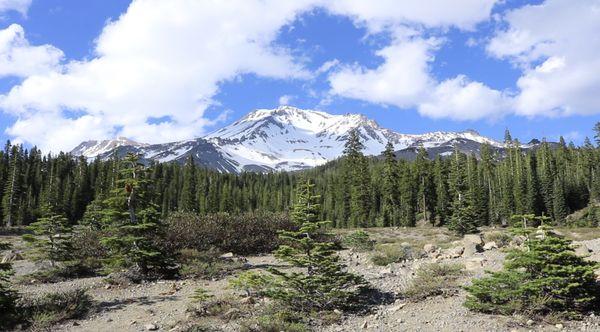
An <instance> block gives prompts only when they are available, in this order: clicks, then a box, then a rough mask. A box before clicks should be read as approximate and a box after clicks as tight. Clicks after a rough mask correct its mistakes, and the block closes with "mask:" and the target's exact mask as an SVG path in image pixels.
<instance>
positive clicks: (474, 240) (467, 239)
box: [463, 234, 483, 245]
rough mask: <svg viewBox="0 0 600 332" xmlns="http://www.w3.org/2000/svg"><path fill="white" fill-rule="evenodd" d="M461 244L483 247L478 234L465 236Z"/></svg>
mask: <svg viewBox="0 0 600 332" xmlns="http://www.w3.org/2000/svg"><path fill="white" fill-rule="evenodd" d="M463 243H473V244H476V245H483V240H482V239H481V235H480V234H466V235H465V237H464V238H463Z"/></svg>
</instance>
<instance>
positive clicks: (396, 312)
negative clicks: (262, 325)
mask: <svg viewBox="0 0 600 332" xmlns="http://www.w3.org/2000/svg"><path fill="white" fill-rule="evenodd" d="M370 232H371V234H372V235H373V237H374V238H375V239H376V240H377V242H378V243H386V244H385V245H400V246H410V247H412V248H413V250H414V251H415V252H416V253H418V255H417V256H419V257H421V258H417V259H412V260H407V261H404V262H401V263H392V264H389V265H387V266H376V265H374V264H373V263H372V262H371V259H370V257H371V256H372V255H373V253H372V252H354V251H352V250H344V251H342V252H340V255H341V256H342V258H343V259H344V260H345V262H346V263H347V264H348V266H349V269H350V270H352V271H354V272H356V273H359V274H361V275H363V276H364V277H365V278H366V279H367V280H368V281H369V282H370V283H371V284H372V285H373V286H375V287H376V288H377V289H379V290H380V291H382V292H384V293H387V294H390V295H392V296H396V295H398V294H402V293H403V291H404V290H405V289H406V288H407V287H408V286H409V285H410V283H411V282H412V280H413V278H414V277H415V271H417V270H418V268H419V267H420V266H422V265H424V264H429V263H432V262H442V263H460V264H462V265H464V267H465V272H464V273H463V274H462V275H461V276H460V278H459V279H458V280H457V281H456V286H457V287H454V288H453V290H454V291H453V292H451V293H449V294H445V296H434V297H429V298H426V299H425V300H422V301H416V302H415V301H410V300H408V299H402V298H399V299H397V300H395V301H394V300H392V301H391V302H390V303H387V304H383V305H379V306H377V307H375V308H373V310H372V311H371V313H369V314H366V315H348V316H345V317H343V318H342V320H341V321H340V322H339V323H336V324H333V325H329V326H326V327H322V328H318V330H323V331H557V330H565V331H600V317H595V316H593V315H590V316H588V317H586V318H585V319H583V320H581V321H559V320H548V321H546V322H539V321H537V322H534V321H532V320H529V319H528V318H526V317H517V316H515V317H505V316H494V315H485V314H479V313H473V312H470V311H468V310H467V309H466V308H464V307H463V305H462V304H463V302H464V299H465V292H464V291H463V290H462V289H461V288H460V286H462V285H467V284H468V283H469V281H470V280H471V278H473V277H480V276H482V275H483V274H484V271H485V270H498V269H500V268H501V267H502V264H503V261H504V256H505V254H504V252H503V250H502V248H498V247H499V246H501V244H500V245H499V244H498V243H496V242H495V241H491V240H487V241H483V240H481V239H480V238H479V237H473V236H468V237H466V238H465V239H456V238H453V237H452V236H451V235H449V234H448V233H447V232H444V231H438V230H431V229H428V230H422V231H419V230H414V229H413V230H402V229H398V230H373V231H370ZM568 235H569V236H571V237H572V238H574V239H579V240H577V241H576V244H578V245H580V249H578V252H580V253H581V254H584V253H585V254H588V255H590V258H589V259H592V260H595V261H600V238H590V235H589V234H583V233H582V234H575V233H573V234H568ZM484 238H485V237H484ZM7 239H8V240H11V241H12V242H14V243H16V244H17V247H18V246H19V243H18V240H17V239H16V238H6V237H4V238H2V239H1V240H7ZM484 248H485V250H484ZM247 259H248V264H247V267H248V268H257V269H261V268H265V267H266V266H269V265H271V264H277V262H276V261H275V259H274V258H273V257H272V256H261V257H248V258H247ZM13 264H14V267H15V271H16V274H17V275H16V277H17V278H18V277H20V276H23V275H25V274H27V273H31V272H32V271H34V270H35V269H37V267H36V266H35V265H34V264H32V263H31V262H28V261H26V260H16V261H14V262H13ZM104 279H105V278H104V277H94V278H83V279H76V280H71V281H66V282H59V283H53V284H29V283H23V284H20V285H18V286H17V289H18V291H19V292H21V293H22V294H23V295H26V296H36V295H41V294H44V293H48V292H53V291H59V290H70V289H75V288H84V289H87V290H88V292H89V294H90V295H91V296H92V297H93V299H94V301H95V303H96V304H97V305H96V309H94V311H93V312H92V313H90V314H89V315H88V317H87V318H85V319H82V320H76V321H69V322H66V323H63V324H62V325H60V326H55V327H53V328H52V331H146V330H159V331H179V330H182V328H183V326H185V321H186V320H188V318H189V315H190V314H189V312H188V310H187V308H188V306H189V305H190V304H191V301H192V300H191V298H190V297H191V295H192V294H193V292H194V290H196V289H197V288H198V287H203V288H204V289H206V290H207V291H208V292H210V293H211V294H213V295H214V296H215V297H236V298H237V299H240V297H239V294H235V292H234V290H232V289H231V288H230V287H229V286H228V279H229V278H225V279H222V280H211V281H206V280H192V279H188V280H178V281H158V282H150V283H144V284H139V285H130V286H114V285H108V284H107V283H106V282H105V280H104ZM209 322H210V321H209ZM214 325H215V327H218V328H219V329H221V330H224V331H236V330H239V325H238V324H237V322H236V320H235V319H233V320H231V321H229V322H224V321H215V322H214Z"/></svg>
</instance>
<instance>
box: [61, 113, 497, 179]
mask: <svg viewBox="0 0 600 332" xmlns="http://www.w3.org/2000/svg"><path fill="white" fill-rule="evenodd" d="M352 129H357V130H358V131H359V134H360V136H361V138H362V141H363V143H364V145H365V150H364V153H365V154H367V155H379V154H380V153H381V152H382V151H383V149H384V147H385V144H386V143H387V142H388V141H391V142H392V143H393V144H394V147H395V149H396V150H398V152H399V155H400V156H403V157H406V158H411V157H410V156H411V153H414V151H415V150H416V148H418V147H419V146H423V147H425V148H426V149H428V150H429V151H432V152H433V151H437V152H436V153H434V155H435V154H444V152H447V151H448V149H450V150H451V148H452V147H453V146H454V145H458V146H459V148H461V149H462V150H465V151H466V152H475V153H477V152H478V150H479V147H480V146H481V144H483V143H488V144H490V145H491V146H493V147H495V148H498V149H501V148H503V146H504V145H503V144H502V143H500V142H497V141H495V140H492V139H489V138H486V137H484V136H481V135H479V134H478V133H477V132H475V131H472V130H468V131H464V132H432V133H426V134H421V135H409V134H401V133H397V132H394V131H392V130H389V129H386V128H383V127H381V126H380V125H379V124H377V123H376V122H375V121H373V120H370V119H368V118H366V117H365V116H364V115H360V114H344V115H333V114H329V113H325V112H321V111H314V110H303V109H298V108H295V107H291V106H281V107H278V108H276V109H259V110H255V111H253V112H251V113H249V114H247V115H246V116H244V117H243V118H241V119H239V120H237V121H236V122H234V123H232V124H230V125H228V126H226V127H223V128H221V129H219V130H217V131H215V132H212V133H210V134H208V135H206V136H205V137H203V138H198V139H194V140H187V141H181V142H173V143H164V144H153V145H149V144H142V143H137V142H133V141H129V140H126V139H123V138H119V139H117V140H109V141H102V142H97V141H88V142H84V143H82V144H80V145H79V146H77V147H76V148H75V149H74V150H73V151H71V152H72V153H73V154H74V155H82V156H86V157H88V158H92V157H97V156H100V157H101V158H107V157H109V156H112V155H114V154H117V155H122V154H125V153H126V152H130V151H131V152H137V153H140V154H142V155H143V156H144V158H145V159H148V160H157V161H179V162H183V161H184V160H186V159H187V158H188V156H190V155H192V156H193V157H194V159H195V160H196V162H197V163H198V164H200V165H203V166H206V167H210V168H214V169H218V170H219V171H223V172H241V171H269V170H298V169H303V168H309V167H314V166H318V165H322V164H324V163H326V162H327V161H330V160H333V159H335V158H337V157H339V156H341V155H342V151H343V149H344V143H345V141H346V138H347V135H348V133H349V131H350V130H352ZM411 151H412V152H411Z"/></svg>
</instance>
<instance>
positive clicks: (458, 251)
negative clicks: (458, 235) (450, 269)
mask: <svg viewBox="0 0 600 332" xmlns="http://www.w3.org/2000/svg"><path fill="white" fill-rule="evenodd" d="M464 251H465V247H462V246H458V247H454V248H450V249H448V256H449V257H450V258H458V257H460V256H462V254H463V252H464Z"/></svg>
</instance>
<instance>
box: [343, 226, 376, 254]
mask: <svg viewBox="0 0 600 332" xmlns="http://www.w3.org/2000/svg"><path fill="white" fill-rule="evenodd" d="M342 243H343V244H344V245H345V246H346V247H349V248H352V249H354V250H356V251H371V250H373V248H374V247H375V241H374V240H371V238H370V236H369V233H367V232H365V231H362V230H358V231H355V232H352V233H350V234H348V235H346V236H344V238H343V240H342Z"/></svg>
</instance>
